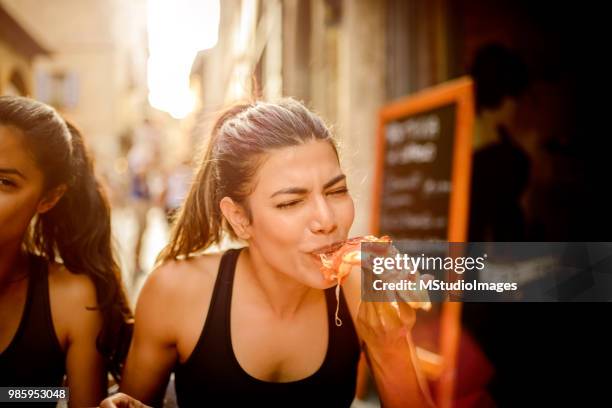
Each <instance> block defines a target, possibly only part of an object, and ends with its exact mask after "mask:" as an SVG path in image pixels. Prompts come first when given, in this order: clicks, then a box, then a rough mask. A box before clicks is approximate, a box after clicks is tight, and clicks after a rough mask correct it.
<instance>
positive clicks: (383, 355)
mask: <svg viewBox="0 0 612 408" xmlns="http://www.w3.org/2000/svg"><path fill="white" fill-rule="evenodd" d="M344 293H345V295H346V298H347V303H348V306H349V309H350V311H351V315H352V317H353V319H354V321H355V326H356V327H357V332H358V334H359V338H360V342H361V344H362V348H363V350H364V351H365V354H366V358H367V361H368V365H369V367H370V370H371V372H372V375H373V377H374V381H375V383H376V387H377V389H378V393H379V396H380V399H381V402H382V405H383V406H384V407H387V408H388V407H408V406H409V407H433V406H434V404H433V401H432V398H431V395H430V392H429V389H428V386H427V382H426V380H425V377H424V375H423V373H422V372H421V370H420V368H419V366H418V360H417V358H416V353H415V347H414V343H413V342H412V337H411V333H410V330H411V329H412V327H413V325H414V322H415V319H416V312H415V310H414V309H413V308H412V307H410V306H409V305H408V304H406V303H399V304H398V308H395V307H394V306H393V305H392V304H391V303H390V302H362V301H361V270H360V267H359V266H357V267H355V268H353V271H351V274H350V276H349V277H348V279H347V280H346V282H345V284H344Z"/></svg>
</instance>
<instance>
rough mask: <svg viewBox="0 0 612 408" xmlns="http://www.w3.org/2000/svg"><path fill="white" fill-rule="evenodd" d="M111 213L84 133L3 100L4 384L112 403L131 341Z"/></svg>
mask: <svg viewBox="0 0 612 408" xmlns="http://www.w3.org/2000/svg"><path fill="white" fill-rule="evenodd" d="M130 319H131V312H130V309H129V306H128V304H127V301H126V297H125V295H124V292H123V288H122V285H121V279H120V271H119V267H118V265H117V262H116V261H115V258H114V256H113V251H112V248H111V230H110V208H109V205H108V202H107V200H106V197H105V196H104V194H103V191H102V188H101V186H100V184H99V182H98V181H97V180H96V177H95V175H94V171H93V165H92V163H91V161H90V159H89V156H88V154H87V152H86V150H85V146H84V143H83V138H82V136H81V134H80V133H79V131H78V130H77V129H76V128H75V127H74V126H72V125H70V124H67V123H66V122H65V121H64V119H62V117H61V116H60V115H59V114H58V113H57V112H56V111H55V110H54V109H53V108H51V107H49V106H47V105H45V104H43V103H40V102H37V101H34V100H32V99H27V98H22V97H12V96H2V97H0V386H11V387H16V386H38V387H39V386H48V387H58V386H61V385H62V383H63V379H64V375H66V381H67V385H68V386H69V387H70V401H69V402H70V405H71V406H87V405H89V406H91V405H96V404H98V403H99V402H100V400H101V399H102V398H104V397H105V396H106V388H107V372H108V371H110V372H111V373H113V374H114V375H118V374H119V372H120V369H121V367H120V366H121V361H122V359H123V357H124V355H125V352H126V351H127V347H126V346H125V344H126V343H129V337H130V334H131V323H130V321H129V320H130Z"/></svg>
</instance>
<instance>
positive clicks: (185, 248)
mask: <svg viewBox="0 0 612 408" xmlns="http://www.w3.org/2000/svg"><path fill="white" fill-rule="evenodd" d="M250 106H251V105H250V104H239V105H235V106H234V107H232V108H230V109H228V110H226V111H225V112H223V113H222V114H221V116H219V118H218V119H217V121H216V122H215V124H214V126H213V128H212V131H211V136H210V139H209V140H208V143H207V145H206V150H205V154H204V157H203V159H202V161H201V163H200V166H199V167H198V170H197V172H196V175H195V181H194V182H193V184H192V186H191V188H190V189H189V193H188V194H187V197H186V198H185V202H184V203H183V205H182V206H181V208H180V209H179V211H178V215H177V217H176V221H175V222H174V224H173V226H172V230H171V232H170V243H169V244H168V245H167V246H166V247H165V248H164V249H163V250H162V252H161V253H160V254H159V256H158V257H157V263H161V262H165V261H169V260H172V259H177V258H179V257H187V256H189V255H190V254H192V253H194V252H196V251H201V250H204V249H206V248H208V247H210V246H211V245H213V244H218V243H220V242H221V239H222V235H223V229H224V221H223V220H224V218H223V215H222V214H221V210H220V208H219V200H220V199H221V198H223V197H219V177H220V176H219V171H218V160H217V154H216V151H215V150H216V149H217V148H218V143H219V141H218V139H219V137H218V136H219V133H220V131H221V128H222V127H223V125H224V124H225V123H226V122H227V121H228V120H229V119H230V118H232V117H235V116H236V115H238V114H239V113H241V112H244V111H245V110H246V109H248V108H249V107H250ZM228 232H229V233H230V234H232V231H228ZM234 238H235V237H234Z"/></svg>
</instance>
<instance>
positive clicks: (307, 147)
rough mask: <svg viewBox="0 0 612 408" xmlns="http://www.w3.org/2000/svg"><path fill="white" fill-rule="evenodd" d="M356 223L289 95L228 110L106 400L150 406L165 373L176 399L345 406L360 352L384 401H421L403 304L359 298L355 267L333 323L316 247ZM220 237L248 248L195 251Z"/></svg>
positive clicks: (409, 316)
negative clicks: (116, 388)
mask: <svg viewBox="0 0 612 408" xmlns="http://www.w3.org/2000/svg"><path fill="white" fill-rule="evenodd" d="M353 218H354V206H353V200H352V198H351V196H350V194H349V192H348V189H347V181H346V176H345V175H344V174H343V172H342V169H341V167H340V163H339V158H338V152H337V149H336V146H335V144H334V142H333V139H332V136H331V133H330V131H329V129H328V128H327V127H326V126H325V125H324V123H323V121H322V120H321V119H320V118H319V117H318V116H316V115H315V114H313V113H312V112H310V111H308V110H307V109H306V108H305V107H304V106H303V105H302V104H300V103H298V102H296V101H294V100H292V99H284V100H281V101H280V102H278V103H265V102H255V103H250V104H243V105H238V106H236V107H234V108H232V109H230V110H228V111H227V112H226V113H225V114H223V115H222V116H221V118H220V119H219V120H218V122H217V123H216V125H215V126H214V129H213V131H212V136H211V139H210V141H209V143H208V146H207V150H206V153H205V155H204V157H203V159H202V161H201V163H200V165H199V168H198V170H197V174H196V176H195V181H194V183H193V184H192V187H191V190H190V191H189V194H188V196H187V199H186V201H185V203H184V205H183V207H182V208H181V209H180V211H179V214H178V217H177V219H176V222H175V224H174V226H173V231H172V235H171V240H170V243H169V244H168V246H167V247H166V248H165V249H164V251H163V252H162V254H161V255H160V260H161V261H162V265H161V266H160V267H159V268H158V269H156V270H155V271H154V272H153V273H152V275H151V276H150V277H149V279H148V280H147V282H146V283H145V286H144V288H143V289H142V292H141V295H140V298H139V300H138V306H137V309H136V326H135V329H134V338H133V341H132V345H131V347H130V351H129V353H128V358H127V362H126V367H125V372H124V377H123V381H122V383H121V390H122V392H124V393H125V394H120V395H117V396H114V397H111V398H109V399H108V400H106V401H105V402H104V403H103V404H102V406H105V407H115V406H127V404H131V403H135V401H134V400H133V399H132V398H131V397H134V398H136V399H138V400H140V401H143V402H144V403H147V404H151V405H154V406H160V405H161V400H162V398H163V395H164V390H165V386H166V384H167V382H168V378H169V376H170V373H171V372H172V371H174V372H175V385H176V397H177V401H178V404H179V405H180V406H181V407H189V406H202V405H205V404H206V403H210V404H211V406H247V405H254V406H258V405H266V406H313V407H314V406H333V407H341V406H345V407H348V406H350V404H351V402H352V401H353V398H354V395H355V382H356V374H357V362H358V359H359V355H360V352H361V350H362V348H363V349H365V350H366V351H367V352H366V355H367V357H368V361H369V363H370V368H371V370H372V372H373V375H374V378H375V380H376V384H377V386H378V390H379V393H380V396H381V399H382V401H383V403H384V405H385V406H387V407H399V406H401V407H406V406H411V407H417V406H418V407H421V406H430V402H429V401H430V398H429V395H428V391H427V386H426V384H425V383H424V380H423V377H422V375H421V373H420V370H419V367H418V365H417V364H416V360H415V357H414V356H415V354H414V346H413V344H412V340H411V337H410V328H411V327H412V325H413V324H414V320H415V312H414V310H413V309H411V307H410V306H408V305H406V304H404V305H401V306H400V309H399V313H398V311H397V310H396V309H394V308H393V307H392V305H390V304H389V303H369V302H364V303H360V273H359V272H357V271H354V272H353V273H351V274H350V276H349V277H348V279H347V280H346V281H345V283H344V285H343V287H342V290H341V291H340V295H339V311H338V313H339V315H340V317H341V319H342V322H343V323H342V324H340V325H338V323H334V322H335V319H334V313H335V309H336V295H335V294H334V292H335V288H334V286H335V282H332V281H330V280H326V279H325V278H324V276H323V275H322V274H321V266H322V265H321V259H320V256H319V255H320V254H322V253H327V252H329V251H330V250H331V248H333V247H334V246H335V245H336V244H337V243H339V242H342V241H344V240H346V238H347V236H348V233H349V229H350V227H351V224H352V223H353ZM226 234H227V235H229V236H230V237H231V238H233V239H236V240H240V241H243V242H245V243H246V244H247V246H245V247H243V248H241V249H230V250H228V251H226V252H225V253H224V254H200V252H201V251H203V250H206V249H209V248H211V246H213V245H216V244H220V243H221V242H222V240H223V238H224V237H225V236H226ZM126 394H127V395H126ZM128 395H129V397H128Z"/></svg>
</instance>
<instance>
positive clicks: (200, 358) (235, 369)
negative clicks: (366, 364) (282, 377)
mask: <svg viewBox="0 0 612 408" xmlns="http://www.w3.org/2000/svg"><path fill="white" fill-rule="evenodd" d="M239 253H240V250H239V249H238V250H234V249H231V250H228V251H227V252H226V253H225V254H224V255H223V257H222V258H221V263H220V265H219V273H218V275H217V279H216V281H215V286H214V289H213V294H212V299H211V302H210V308H209V311H208V316H207V317H206V322H205V323H204V328H203V330H202V333H201V334H200V338H199V340H198V342H197V344H196V346H195V348H194V350H193V352H192V353H191V355H190V356H189V358H188V359H187V361H185V363H183V364H181V363H179V364H177V366H176V367H175V386H176V396H177V400H178V404H179V406H180V407H181V408H185V407H194V406H203V405H205V404H206V405H209V404H210V405H209V406H228V407H229V406H231V407H233V406H260V405H265V406H285V407H288V406H291V407H295V406H310V407H322V406H329V407H348V406H350V405H351V402H352V401H353V398H354V395H355V382H356V376H357V362H358V360H359V353H360V347H359V341H358V338H357V333H356V331H355V327H354V325H353V322H352V319H351V317H350V314H349V310H348V307H347V305H346V302H345V299H344V296H343V294H342V292H340V293H341V295H340V312H339V313H340V316H342V321H343V324H342V326H340V327H337V326H336V325H335V323H334V312H335V305H336V298H335V294H334V290H335V289H334V288H331V289H327V290H325V300H326V303H327V321H328V328H329V329H328V330H329V339H328V345H327V353H326V355H325V360H324V361H323V364H322V365H321V367H320V368H319V369H318V370H317V371H316V372H315V373H314V374H312V375H311V376H309V377H306V378H304V379H301V380H297V381H292V382H286V383H278V382H268V381H262V380H258V379H256V378H254V377H252V376H250V375H249V374H248V373H247V372H245V371H244V370H243V369H242V367H241V366H240V364H239V363H238V360H237V359H236V356H235V355H234V351H233V349H232V344H231V335H230V306H231V299H232V286H233V281H234V273H235V270H236V261H237V259H238V255H239Z"/></svg>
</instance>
